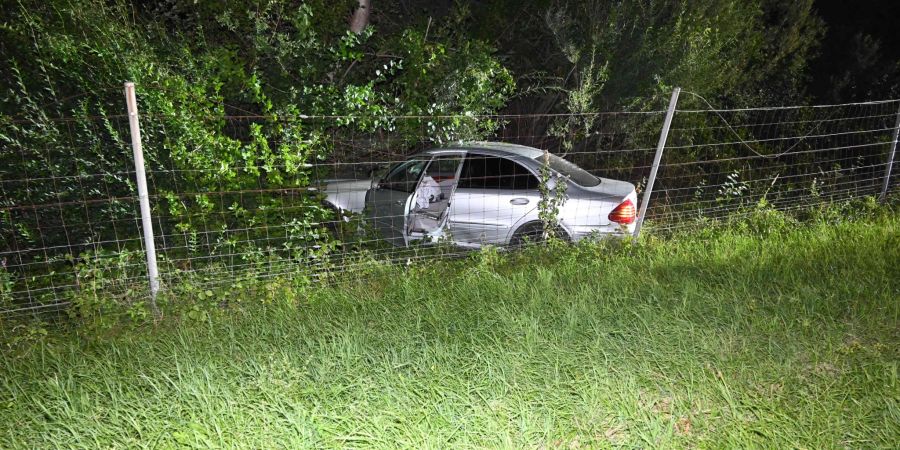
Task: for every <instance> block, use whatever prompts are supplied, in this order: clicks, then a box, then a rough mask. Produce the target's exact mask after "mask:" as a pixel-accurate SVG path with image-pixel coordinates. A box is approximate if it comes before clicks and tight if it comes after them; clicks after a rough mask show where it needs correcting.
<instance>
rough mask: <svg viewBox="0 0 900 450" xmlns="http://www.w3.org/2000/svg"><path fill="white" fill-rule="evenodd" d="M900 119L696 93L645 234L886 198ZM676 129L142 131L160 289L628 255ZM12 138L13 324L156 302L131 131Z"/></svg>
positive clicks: (73, 122) (318, 123)
mask: <svg viewBox="0 0 900 450" xmlns="http://www.w3.org/2000/svg"><path fill="white" fill-rule="evenodd" d="M123 108H124V102H123ZM898 108H900V101H898V100H890V101H879V102H868V103H854V104H843V105H815V106H790V107H772V108H740V109H716V108H713V107H712V106H711V105H709V104H708V102H706V101H705V99H703V98H702V97H699V96H696V95H693V94H691V93H689V92H687V93H684V94H683V95H682V99H681V103H680V105H679V107H678V109H677V110H676V113H675V116H674V121H673V125H672V128H671V130H670V132H669V135H668V143H667V145H666V148H665V153H664V155H663V157H662V162H661V164H660V167H659V171H658V176H657V178H656V181H655V186H654V190H653V192H652V193H651V197H650V203H649V209H648V211H647V216H646V222H645V226H646V227H647V228H645V230H646V229H649V230H650V232H667V231H672V230H678V229H680V228H684V227H693V226H697V225H696V224H697V223H698V222H697V219H701V218H702V219H707V220H712V219H722V218H726V217H731V216H735V215H736V214H737V215H739V214H745V213H746V211H747V207H748V206H752V205H755V204H758V203H759V202H760V201H762V200H764V201H765V202H766V203H767V204H768V205H770V206H771V207H774V208H776V209H779V210H784V211H795V210H800V209H804V208H809V207H811V206H815V205H817V204H821V203H826V202H834V201H842V200H847V199H853V198H858V197H863V196H871V195H877V194H879V193H880V192H881V188H882V184H883V183H884V181H885V174H886V169H887V168H888V160H889V159H888V154H889V152H890V151H891V149H892V144H894V143H895V137H894V136H895V133H896V129H897V120H898ZM664 116H665V111H664V110H657V111H641V112H606V113H596V114H577V115H575V114H572V115H570V114H546V115H522V114H518V115H492V116H473V115H458V116H385V117H360V116H289V115H285V116H280V115H275V114H260V115H253V114H242V115H224V116H219V117H191V118H190V126H186V125H185V120H184V117H183V116H181V115H178V114H158V113H154V112H149V113H147V114H143V115H141V116H140V124H141V130H142V134H143V135H144V140H143V145H144V152H145V159H146V164H147V166H146V172H147V181H148V184H149V201H150V204H151V207H152V221H153V228H154V235H155V248H156V251H157V255H158V259H159V265H160V267H159V270H160V276H161V282H162V285H163V289H164V290H166V289H174V288H176V287H177V286H179V285H180V284H182V283H183V282H184V281H185V280H190V281H191V286H195V287H197V288H200V289H207V288H211V287H217V286H235V285H240V284H241V283H245V282H247V283H249V282H251V281H259V280H264V279H269V278H276V277H283V278H289V279H292V280H295V281H296V282H298V283H308V282H315V281H322V280H330V279H335V278H341V277H357V276H359V275H360V274H362V273H365V272H366V271H368V270H371V269H372V268H374V267H378V266H379V265H384V264H396V263H403V264H409V263H413V262H416V261H421V260H427V259H430V258H438V257H453V256H459V255H463V254H465V252H466V251H467V250H468V249H471V248H478V247H479V246H483V245H486V244H490V245H496V246H502V247H508V246H515V245H518V244H521V243H522V242H526V241H528V240H535V239H540V238H541V237H543V234H544V232H545V230H544V227H543V226H540V225H541V224H542V223H543V221H546V217H545V216H544V214H550V215H551V216H552V219H554V221H555V222H556V223H558V225H557V226H556V227H554V228H553V229H552V230H551V231H553V232H555V233H557V234H558V235H560V237H562V238H564V239H569V240H580V239H584V238H595V237H603V236H606V235H625V234H629V233H630V232H631V231H632V230H633V229H634V224H633V216H634V211H636V209H637V207H638V206H639V205H638V196H639V195H641V194H642V191H643V186H645V185H646V183H647V176H648V175H649V173H650V168H651V164H652V161H653V158H654V154H655V151H656V143H657V141H658V139H659V137H660V136H659V135H660V129H661V128H662V122H663V118H664ZM0 127H2V135H3V136H2V137H3V140H4V143H5V144H4V149H3V150H2V153H0V314H2V315H3V316H6V317H10V316H20V315H28V314H45V313H46V312H48V311H57V314H62V312H61V311H66V313H67V314H76V315H77V314H80V313H84V311H79V309H78V308H79V307H82V305H81V304H80V303H79V299H80V298H82V296H85V295H91V296H95V297H96V296H97V295H102V296H105V297H106V298H109V299H110V300H109V301H117V302H136V301H141V300H140V299H143V298H146V292H147V284H148V283H147V267H146V262H145V259H144V247H143V241H142V236H141V233H142V230H141V217H140V211H139V205H138V202H139V199H138V198H137V194H136V188H135V173H134V170H133V167H134V162H133V160H132V155H131V144H130V134H129V130H128V117H127V115H125V114H113V115H105V116H104V115H100V116H82V117H65V118H47V117H40V118H31V119H29V120H23V119H22V118H16V119H15V120H5V121H2V122H0ZM510 144H513V145H510ZM435 149H442V150H440V151H435ZM548 155H553V156H552V157H551V156H548ZM557 158H559V159H557ZM888 184H889V186H891V187H893V186H896V174H894V175H893V176H892V177H891V179H890V180H888ZM557 185H561V188H557ZM554 201H556V202H557V203H556V204H554ZM626 201H630V202H631V205H630V208H631V209H629V207H628V206H627V205H626V206H622V208H619V207H620V206H621V205H623V204H624V203H626ZM548 211H549V213H548ZM629 218H630V220H631V221H629ZM542 220H543V221H542ZM185 295H188V294H185ZM73 304H74V306H75V308H64V307H66V306H73ZM92 304H94V303H92Z"/></svg>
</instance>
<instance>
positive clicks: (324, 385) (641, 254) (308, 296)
mask: <svg viewBox="0 0 900 450" xmlns="http://www.w3.org/2000/svg"><path fill="white" fill-rule="evenodd" d="M750 223H752V222H750ZM898 225H900V219H898V218H897V216H896V215H888V216H884V217H880V218H877V219H873V220H870V221H865V222H840V223H837V224H831V225H829V224H824V223H822V224H819V225H814V226H809V227H798V228H794V227H776V229H774V230H772V229H766V232H760V229H758V228H753V227H750V228H747V227H744V228H741V227H731V228H728V229H725V230H715V231H697V232H694V233H691V234H689V235H684V236H681V237H679V238H676V239H674V240H670V241H666V242H655V241H653V240H650V241H648V242H643V243H640V244H633V243H620V244H617V243H606V244H584V245H579V246H576V247H572V248H564V249H562V250H560V249H554V250H553V251H547V250H541V249H533V250H530V251H526V252H524V253H519V254H513V255H505V254H502V253H497V252H482V253H480V254H478V255H475V256H473V257H472V258H469V259H466V260H462V261H445V262H439V263H434V264H431V265H414V266H412V267H410V268H395V269H389V270H388V272H387V273H385V274H381V275H377V276H375V277H373V278H369V279H367V280H348V281H346V282H344V283H341V284H340V285H337V286H333V287H328V288H322V289H314V290H309V291H304V293H303V299H302V300H301V301H299V302H292V303H290V304H286V303H278V302H276V303H272V304H269V305H256V306H252V307H250V306H243V307H240V306H231V307H229V308H226V309H222V310H215V309H214V310H212V311H210V312H208V313H206V314H205V315H203V316H202V317H199V318H196V317H195V318H193V319H189V318H188V317H186V316H185V317H177V318H171V319H169V320H167V321H165V322H163V323H162V324H160V325H159V326H157V327H155V328H152V329H139V330H123V331H121V332H120V333H119V334H116V335H112V336H110V335H104V336H102V337H92V336H90V335H88V334H86V333H85V332H84V331H72V332H67V333H59V334H57V333H50V335H49V336H47V337H45V338H43V339H39V340H38V341H37V342H36V343H35V344H33V345H30V346H21V347H18V348H9V349H7V350H6V351H5V352H4V353H3V355H2V359H3V361H2V363H3V364H2V367H0V447H4V448H23V447H36V448H48V447H66V448H73V447H74V448H101V447H188V448H216V447H250V448H273V447H274V448H298V447H382V448H394V447H414V448H447V447H453V448H465V447H506V448H606V447H619V446H624V447H628V448H633V447H656V448H673V447H689V446H699V447H709V448H721V447H732V448H736V447H737V448H746V447H757V446H764V447H770V448H792V447H806V448H828V447H851V448H860V447H893V446H895V445H896V443H897V441H898V438H900V384H898V380H897V368H898V367H897V364H898V363H897V362H898V360H900V345H898V344H900V331H898V330H900V301H898V299H900V282H898V280H900V265H898V263H900V232H898V231H900V229H898Z"/></svg>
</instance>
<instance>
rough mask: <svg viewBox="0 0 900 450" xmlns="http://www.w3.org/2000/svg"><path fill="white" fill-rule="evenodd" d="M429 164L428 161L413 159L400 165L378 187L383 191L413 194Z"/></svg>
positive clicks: (393, 168) (389, 172) (390, 171)
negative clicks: (426, 165)
mask: <svg viewBox="0 0 900 450" xmlns="http://www.w3.org/2000/svg"><path fill="white" fill-rule="evenodd" d="M427 163H428V160H427V159H411V160H409V161H404V162H402V163H399V164H397V165H396V166H394V167H392V168H391V170H389V171H388V174H387V175H386V176H385V177H384V178H383V179H382V180H381V182H380V183H379V184H378V186H379V187H380V188H382V189H390V190H392V191H401V192H409V193H412V191H414V190H415V189H416V184H417V183H418V182H419V176H420V175H422V170H423V169H424V168H425V164H427Z"/></svg>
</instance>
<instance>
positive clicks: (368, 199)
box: [325, 142, 637, 247]
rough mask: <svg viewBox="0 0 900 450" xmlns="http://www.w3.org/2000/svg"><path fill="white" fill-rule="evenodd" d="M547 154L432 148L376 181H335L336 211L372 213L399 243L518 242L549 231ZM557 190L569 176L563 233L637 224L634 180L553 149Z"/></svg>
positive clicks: (580, 234)
mask: <svg viewBox="0 0 900 450" xmlns="http://www.w3.org/2000/svg"><path fill="white" fill-rule="evenodd" d="M543 156H544V152H543V151H542V150H538V149H536V148H533V147H526V146H521V145H512V144H504V143H496V142H475V143H468V144H461V145H457V146H452V147H447V148H440V149H434V150H428V151H425V152H422V153H418V154H416V155H413V156H411V157H409V158H407V159H406V160H405V161H401V162H398V163H396V164H394V165H392V166H391V167H390V168H389V169H388V170H387V172H385V174H384V176H382V177H380V178H378V179H373V180H346V181H333V182H330V183H329V184H328V185H327V186H326V188H325V193H326V195H327V201H328V202H329V203H330V204H331V205H332V206H333V207H334V208H336V209H339V210H344V211H350V212H354V213H365V217H366V218H367V219H369V220H370V223H371V224H372V225H374V227H375V229H377V231H378V232H379V233H380V234H381V236H382V237H383V238H384V239H386V240H388V241H389V242H391V243H393V244H395V245H398V246H403V245H408V244H410V243H411V242H415V241H425V242H436V241H438V240H439V239H442V238H444V239H449V241H450V242H452V243H454V244H456V245H459V246H463V247H480V246H482V245H485V244H493V245H518V244H521V243H522V242H524V241H525V240H526V239H535V238H536V237H539V236H540V235H541V234H542V226H541V221H540V220H539V218H538V203H539V202H540V200H541V194H540V191H539V186H540V181H539V174H540V170H541V166H542V165H543V164H544V157H543ZM548 163H549V164H548V166H549V168H550V173H551V176H550V181H549V182H548V187H549V188H550V189H551V191H552V190H553V187H554V186H555V184H556V183H558V182H560V179H564V180H565V186H566V189H565V192H566V195H565V199H564V201H563V203H562V204H561V206H560V207H559V214H558V216H557V218H558V223H559V228H558V230H557V233H558V234H559V235H561V237H562V238H563V239H567V240H571V241H577V240H580V239H582V238H584V237H586V236H589V235H594V234H599V235H609V234H614V235H621V234H624V233H630V232H632V231H633V230H634V221H635V213H636V209H635V206H636V205H637V194H636V192H635V189H634V185H632V184H631V183H627V182H624V181H617V180H611V179H607V178H599V177H595V176H593V175H591V174H590V173H588V172H587V171H585V170H583V169H581V168H579V167H578V166H576V165H575V164H572V163H571V162H569V161H566V160H565V159H562V158H560V157H558V156H555V155H549V161H548Z"/></svg>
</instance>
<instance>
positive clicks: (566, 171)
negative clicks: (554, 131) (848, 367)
mask: <svg viewBox="0 0 900 450" xmlns="http://www.w3.org/2000/svg"><path fill="white" fill-rule="evenodd" d="M534 159H536V160H537V161H538V162H539V163H541V164H543V163H544V155H540V156H538V157H537V158H534ZM549 162H550V168H551V169H553V170H554V171H556V172H559V173H560V174H561V175H563V176H564V177H566V178H568V179H569V180H571V181H573V182H574V183H575V184H577V185H579V186H584V187H592V186H597V185H598V184H600V179H599V178H597V177H595V176H593V175H591V174H590V172H588V171H586V170H584V169H582V168H581V167H578V166H576V165H575V164H573V163H570V162H569V161H566V160H565V159H562V158H560V157H559V156H556V155H553V154H551V155H550V161H549Z"/></svg>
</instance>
